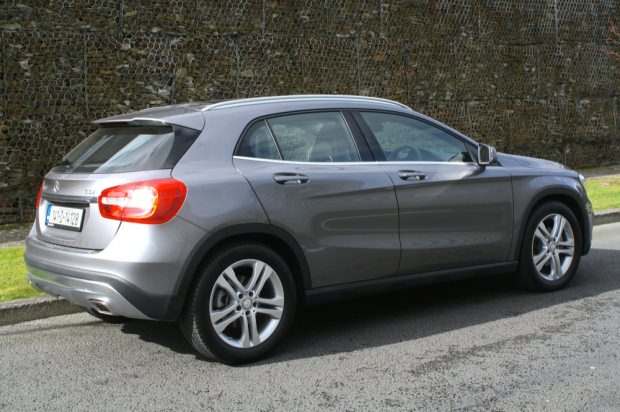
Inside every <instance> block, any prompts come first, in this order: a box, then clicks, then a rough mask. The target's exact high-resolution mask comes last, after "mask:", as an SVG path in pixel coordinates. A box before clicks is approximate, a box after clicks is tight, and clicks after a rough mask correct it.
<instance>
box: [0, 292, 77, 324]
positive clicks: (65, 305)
mask: <svg viewBox="0 0 620 412" xmlns="http://www.w3.org/2000/svg"><path fill="white" fill-rule="evenodd" d="M82 310H83V309H82V308H81V307H79V306H76V305H74V304H73V303H70V302H69V301H67V300H65V299H62V298H55V297H51V296H40V297H35V298H26V299H19V300H13V301H10V302H2V303H0V326H4V325H13V324H15V323H21V322H27V321H29V320H35V319H44V318H50V317H52V316H60V315H68V314H70V313H76V312H81V311H82Z"/></svg>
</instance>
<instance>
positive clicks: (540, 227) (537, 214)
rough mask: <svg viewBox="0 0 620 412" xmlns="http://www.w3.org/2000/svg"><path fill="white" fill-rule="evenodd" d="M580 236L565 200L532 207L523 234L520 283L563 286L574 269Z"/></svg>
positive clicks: (537, 286) (537, 287)
mask: <svg viewBox="0 0 620 412" xmlns="http://www.w3.org/2000/svg"><path fill="white" fill-rule="evenodd" d="M581 249H582V237H581V230H580V227H579V222H578V221H577V218H576V217H575V215H574V214H573V212H572V211H571V210H570V208H568V207H567V206H566V205H565V204H563V203H560V202H549V203H545V204H543V205H542V206H540V207H539V208H538V209H536V210H535V211H534V213H533V214H532V216H531V217H530V220H529V222H528V226H527V229H526V232H525V236H524V238H523V243H522V245H521V255H520V260H519V271H518V279H519V283H520V284H521V285H522V286H524V287H526V288H528V289H533V290H542V291H553V290H558V289H561V288H563V287H564V286H566V285H567V284H568V283H569V282H570V281H571V279H572V278H573V276H574V275H575V272H576V271H577V266H578V265H579V260H580V258H581Z"/></svg>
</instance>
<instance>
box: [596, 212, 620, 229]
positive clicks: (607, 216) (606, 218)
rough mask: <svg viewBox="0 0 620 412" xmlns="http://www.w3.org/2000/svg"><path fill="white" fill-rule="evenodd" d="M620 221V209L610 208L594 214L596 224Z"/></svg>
mask: <svg viewBox="0 0 620 412" xmlns="http://www.w3.org/2000/svg"><path fill="white" fill-rule="evenodd" d="M615 222H620V209H608V210H603V211H602V212H597V213H595V214H594V224H595V225H604V224H606V223H615Z"/></svg>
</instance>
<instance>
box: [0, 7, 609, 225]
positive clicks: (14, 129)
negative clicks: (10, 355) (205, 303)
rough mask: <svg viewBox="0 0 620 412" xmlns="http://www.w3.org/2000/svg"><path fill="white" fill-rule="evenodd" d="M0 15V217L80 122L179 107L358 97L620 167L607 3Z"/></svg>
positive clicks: (22, 217) (27, 208) (539, 150)
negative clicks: (289, 97) (270, 98)
mask: <svg viewBox="0 0 620 412" xmlns="http://www.w3.org/2000/svg"><path fill="white" fill-rule="evenodd" d="M0 19H1V20H0V39H1V40H0V47H1V54H2V57H1V64H2V66H1V70H2V77H1V79H0V80H1V81H0V88H1V89H0V96H1V97H0V223H7V222H21V221H28V220H30V219H32V218H33V209H34V198H35V196H36V192H37V189H38V186H39V185H40V182H41V178H42V176H43V175H44V173H45V172H46V171H47V170H48V169H49V168H50V166H51V165H52V164H54V163H55V162H57V161H58V160H59V159H60V158H61V157H62V155H63V154H64V153H66V152H67V151H68V150H69V149H70V148H71V147H73V146H74V145H75V144H77V143H78V142H79V141H80V140H82V139H83V138H84V137H86V136H87V135H88V134H89V133H90V132H92V130H93V129H94V128H93V126H92V124H91V122H92V120H95V119H97V118H101V117H104V116H108V115H112V114H117V113H122V112H127V111H131V110H137V109H142V108H145V107H149V106H157V105H165V104H172V103H181V102H188V101H198V100H212V99H225V98H234V97H246V96H260V95H275V94H295V93H348V94H362V95H372V96H379V97H386V98H391V99H395V100H399V101H402V102H404V103H406V104H409V105H410V106H412V107H413V108H414V109H416V110H418V111H420V112H423V113H425V114H428V115H430V116H433V117H435V118H437V119H439V120H441V121H443V122H445V123H447V124H448V125H450V126H452V127H454V128H456V129H459V130H461V131H463V132H464V133H466V134H469V135H471V136H472V137H474V138H475V139H478V140H480V141H483V142H486V143H490V144H494V145H496V146H497V147H498V148H499V149H500V150H506V151H511V152H516V153H521V154H526V155H537V156H543V157H546V158H551V159H554V160H558V161H561V162H564V163H567V164H569V165H571V166H588V165H596V164H601V163H605V162H607V163H609V162H616V163H617V162H619V161H620V156H619V155H618V153H619V150H620V141H619V140H620V139H619V137H618V133H619V130H618V110H619V108H618V104H619V102H618V96H619V95H620V67H619V66H620V62H616V61H614V60H613V58H612V56H611V55H610V54H609V53H607V52H606V48H608V47H610V46H609V41H608V36H609V29H610V27H611V25H612V23H613V22H618V21H620V2H619V1H618V0H520V1H500V0H486V1H481V0H471V1H470V0H420V1H387V0H374V1H352V0H339V1H335V0H334V1H329V0H323V1H317V0H307V1H271V0H246V1H218V2H215V1H207V2H205V1H199V0H177V1H167V0H166V1H163V0H156V1H147V0H136V1H129V0H91V1H72V0H64V1H59V0H31V1H25V0H24V1H20V0H14V1H7V0H3V2H2V3H0ZM612 47H613V46H612Z"/></svg>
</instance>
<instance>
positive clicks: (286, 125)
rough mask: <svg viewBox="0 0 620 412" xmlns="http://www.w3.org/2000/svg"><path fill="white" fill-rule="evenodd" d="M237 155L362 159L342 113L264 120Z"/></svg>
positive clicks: (297, 159)
mask: <svg viewBox="0 0 620 412" xmlns="http://www.w3.org/2000/svg"><path fill="white" fill-rule="evenodd" d="M257 125H258V126H257ZM237 154H238V155H240V156H246V157H256V158H262V159H280V158H281V159H282V160H288V161H294V162H357V161H360V155H359V152H358V150H357V147H356V146H355V143H354V141H353V136H352V135H351V132H350V131H349V127H348V126H347V124H346V122H345V120H344V118H343V117H342V114H341V113H340V112H316V113H301V114H291V115H286V116H280V117H273V118H270V119H267V120H264V121H261V122H259V123H257V124H255V125H254V126H253V127H252V128H251V129H250V130H249V131H248V133H247V134H246V136H245V137H244V139H243V141H242V142H241V144H240V146H239V149H238V151H237Z"/></svg>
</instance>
